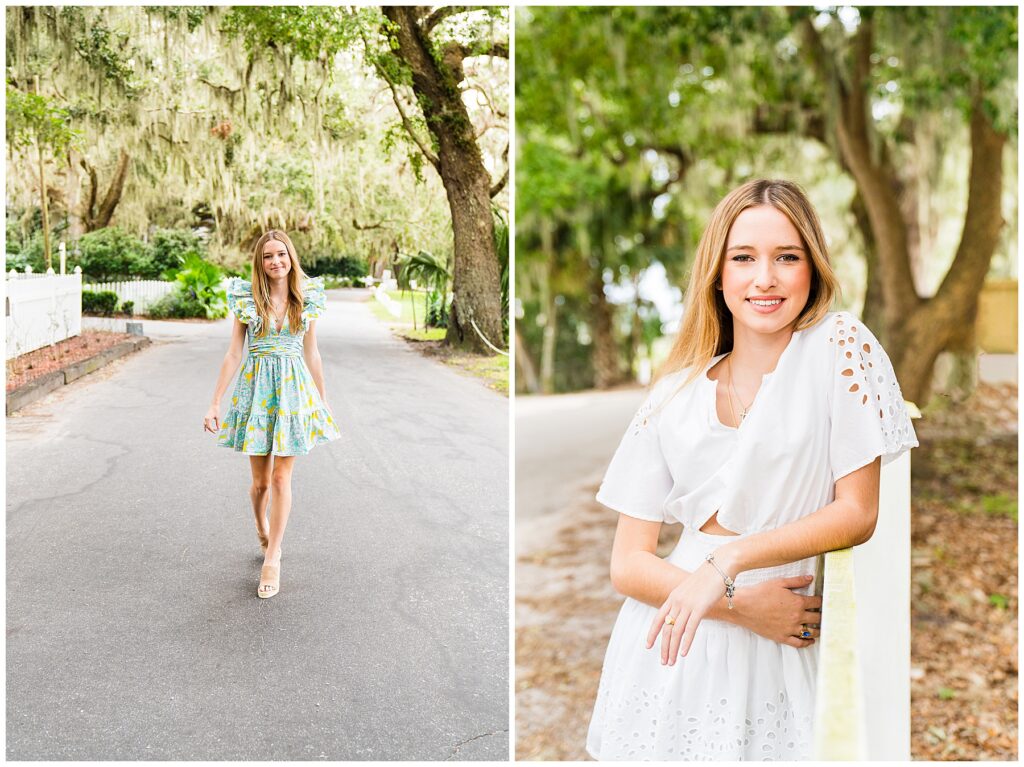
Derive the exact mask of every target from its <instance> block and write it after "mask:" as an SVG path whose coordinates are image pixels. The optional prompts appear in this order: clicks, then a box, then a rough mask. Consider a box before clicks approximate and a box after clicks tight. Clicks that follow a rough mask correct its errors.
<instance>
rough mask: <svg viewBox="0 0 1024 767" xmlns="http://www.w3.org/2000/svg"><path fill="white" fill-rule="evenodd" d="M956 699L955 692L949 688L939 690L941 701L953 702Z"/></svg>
mask: <svg viewBox="0 0 1024 767" xmlns="http://www.w3.org/2000/svg"><path fill="white" fill-rule="evenodd" d="M955 697H956V691H955V690H951V689H949V688H948V687H942V688H940V689H939V700H953V699H954V698H955Z"/></svg>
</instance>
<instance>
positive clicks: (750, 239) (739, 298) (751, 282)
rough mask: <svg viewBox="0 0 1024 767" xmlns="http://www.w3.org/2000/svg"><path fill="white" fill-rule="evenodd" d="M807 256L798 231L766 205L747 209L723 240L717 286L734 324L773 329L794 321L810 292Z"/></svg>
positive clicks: (761, 331)
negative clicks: (719, 277)
mask: <svg viewBox="0 0 1024 767" xmlns="http://www.w3.org/2000/svg"><path fill="white" fill-rule="evenodd" d="M811 275H812V268H811V260H810V254H809V253H808V252H807V250H806V249H805V248H804V246H803V244H802V240H801V239H800V233H799V232H797V230H796V227H795V226H793V222H791V221H790V220H789V218H788V217H787V216H786V214H785V213H783V212H782V211H780V210H778V209H777V208H773V207H772V206H771V205H759V206H757V207H753V208H747V209H746V210H744V211H743V212H742V213H740V214H739V216H737V217H736V220H735V221H734V222H733V225H732V228H731V229H730V230H729V236H728V237H727V238H726V243H725V260H724V261H723V262H722V277H721V287H722V294H723V296H724V298H725V304H726V306H728V307H729V311H730V312H732V316H733V322H734V324H736V323H738V324H741V325H745V326H746V327H748V328H749V329H751V330H753V331H755V332H758V333H776V332H778V331H780V330H783V329H784V328H786V327H788V326H789V325H791V324H793V323H794V322H796V319H797V317H799V316H800V312H801V311H803V308H804V306H805V305H806V304H807V298H808V296H809V295H810V292H811Z"/></svg>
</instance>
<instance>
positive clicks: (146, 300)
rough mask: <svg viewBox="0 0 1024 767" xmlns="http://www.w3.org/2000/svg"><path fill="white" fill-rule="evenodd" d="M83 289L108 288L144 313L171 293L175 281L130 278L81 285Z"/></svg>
mask: <svg viewBox="0 0 1024 767" xmlns="http://www.w3.org/2000/svg"><path fill="white" fill-rule="evenodd" d="M82 287H83V289H85V290H91V291H93V292H94V293H98V292H99V291H101V290H109V291H111V292H112V293H116V294H117V300H118V301H119V302H122V301H131V302H132V303H133V304H134V306H133V310H134V312H135V313H136V314H139V313H144V312H145V311H146V309H148V308H149V307H150V306H151V305H153V304H155V303H156V302H157V301H159V300H160V299H161V298H163V297H164V296H166V295H167V294H168V293H173V292H174V291H175V289H176V287H177V283H174V282H164V281H162V280H130V281H125V282H103V283H98V284H97V283H90V284H88V285H83V286H82Z"/></svg>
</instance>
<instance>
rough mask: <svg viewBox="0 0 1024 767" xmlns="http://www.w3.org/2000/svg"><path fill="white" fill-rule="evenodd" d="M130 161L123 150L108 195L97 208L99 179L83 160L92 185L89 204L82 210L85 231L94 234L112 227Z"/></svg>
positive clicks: (108, 188)
mask: <svg viewBox="0 0 1024 767" xmlns="http://www.w3.org/2000/svg"><path fill="white" fill-rule="evenodd" d="M130 161H131V158H130V157H129V155H128V153H127V152H126V151H124V150H123V149H122V150H121V156H120V158H118V161H117V168H116V169H115V171H114V177H113V178H112V179H110V185H109V186H108V187H107V193H106V194H105V195H103V200H102V201H101V202H100V204H99V208H97V207H96V197H97V195H98V194H99V179H98V177H97V175H96V169H95V168H94V167H92V166H91V165H89V164H88V163H87V162H86V161H85V160H84V159H83V160H82V166H83V167H84V168H85V169H86V171H88V173H89V183H90V185H91V188H90V189H89V202H88V203H86V204H85V206H83V210H82V220H83V221H84V223H85V231H87V232H94V231H96V230H97V229H103V228H104V227H107V226H110V220H111V219H112V218H113V217H114V211H115V210H117V206H118V204H119V203H120V202H121V195H122V194H123V193H124V182H125V179H126V178H127V177H128V163H129V162H130Z"/></svg>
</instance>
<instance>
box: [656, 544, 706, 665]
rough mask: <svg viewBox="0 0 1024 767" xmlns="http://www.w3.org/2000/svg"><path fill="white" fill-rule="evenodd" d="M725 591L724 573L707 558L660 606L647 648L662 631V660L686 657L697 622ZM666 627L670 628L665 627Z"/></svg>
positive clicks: (667, 661)
mask: <svg viewBox="0 0 1024 767" xmlns="http://www.w3.org/2000/svg"><path fill="white" fill-rule="evenodd" d="M724 593H725V581H724V580H722V576H721V575H719V574H718V572H717V571H716V570H715V569H714V568H713V567H712V566H711V565H709V564H708V563H707V562H705V563H704V564H702V565H701V566H700V567H698V568H697V569H696V570H694V571H693V574H692V575H691V576H690V577H689V578H687V579H686V580H685V581H683V582H682V583H681V584H680V585H679V586H677V587H676V588H674V589H673V590H672V592H671V593H670V594H669V595H668V599H667V600H665V604H663V605H662V606H661V609H660V610H658V615H657V616H656V617H655V619H654V622H653V623H652V624H651V630H650V632H649V633H648V634H647V649H648V650H649V649H651V647H653V646H654V640H655V639H657V638H658V633H659V632H661V663H662V665H664V664H666V663H667V664H668V665H670V666H672V665H675V662H676V658H677V657H678V656H680V655H682V656H684V657H685V656H686V653H687V652H689V650H690V643H691V642H693V635H694V633H695V632H696V631H697V626H698V625H700V622H701V621H702V620H703V619H704V616H705V615H707V614H708V610H710V609H711V607H712V605H714V604H715V602H717V601H718V600H719V599H721V597H722V595H723V594H724ZM662 627H665V628H666V630H665V631H662Z"/></svg>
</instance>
